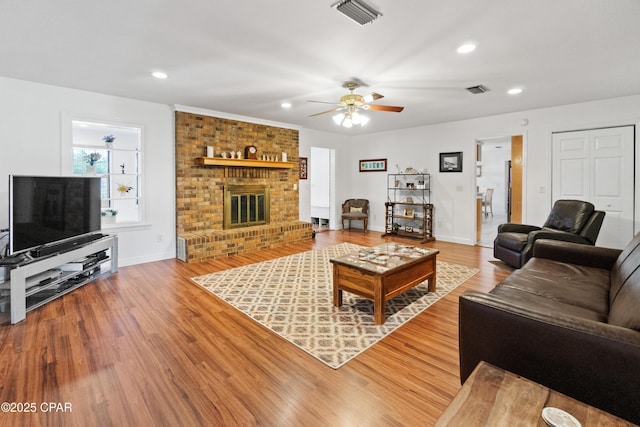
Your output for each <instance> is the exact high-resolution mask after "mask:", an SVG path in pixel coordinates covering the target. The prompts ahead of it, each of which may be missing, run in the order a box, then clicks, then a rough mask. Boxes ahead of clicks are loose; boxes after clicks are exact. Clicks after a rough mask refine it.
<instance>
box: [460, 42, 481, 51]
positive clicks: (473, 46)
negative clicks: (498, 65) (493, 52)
mask: <svg viewBox="0 0 640 427" xmlns="http://www.w3.org/2000/svg"><path fill="white" fill-rule="evenodd" d="M476 47H477V46H476V44H475V43H465V44H463V45H460V46H458V49H456V52H458V53H469V52H473V51H474V50H476Z"/></svg>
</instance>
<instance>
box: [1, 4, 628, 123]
mask: <svg viewBox="0 0 640 427" xmlns="http://www.w3.org/2000/svg"><path fill="white" fill-rule="evenodd" d="M334 1H335V0H314V1H311V0H271V1H265V0H207V1H205V0H180V1H176V0H134V1H131V0H111V1H99V0H57V1H51V0H0V76H4V77H11V78H17V79H23V80H29V81H35V82H42V83H48V84H53V85H58V86H64V87H70V88H77V89H84V90H89V91H94V92H100V93H105V94H112V95H119V96H124V97H129V98H135V99H141V100H147V101H152V102H158V103H163V104H179V105H186V106H190V107H198V108H204V109H210V110H216V111H222V112H226V113H231V114H238V115H244V116H248V117H253V118H257V119H262V120H270V121H276V122H281V123H288V124H292V125H297V126H300V127H306V128H312V129H318V130H325V131H330V132H338V131H339V132H344V133H346V134H351V135H357V134H362V133H367V132H379V131H384V130H391V129H399V128H406V127H413V126H419V125H424V124H432V123H441V122H448V121H452V120H458V119H466V118H472V117H480V116H487V115H493V114H500V113H505V112H513V111H522V110H528V109H534V108H542V107H548V106H553V105H562V104H571V103H577V102H584V101H590V100H597V99H603V98H610V97H617V96H624V95H631V94H639V93H640V47H639V46H638V42H640V22H639V18H640V1H638V0H562V1H558V0H535V1H533V0H486V1H478V0H439V1H433V0H402V1H400V0H368V3H369V4H371V5H373V6H374V7H376V9H378V10H379V11H381V12H382V14H383V16H382V17H380V18H379V19H378V20H376V21H374V22H373V23H371V24H367V25H364V26H359V25H358V24H356V23H354V22H353V21H350V20H349V19H348V18H346V17H345V16H344V15H342V14H341V13H339V12H337V11H336V10H335V8H331V7H330V5H331V4H333V3H334ZM469 40H473V41H475V42H477V44H478V48H477V49H476V51H475V52H473V53H471V54H468V55H465V56H461V55H459V54H457V53H456V51H455V50H456V47H457V46H458V45H459V44H461V43H463V42H466V41H469ZM155 70H162V71H164V72H166V73H167V74H168V75H169V78H168V79H166V80H156V79H154V78H152V77H151V76H150V72H151V71H155ZM354 77H355V78H359V79H361V80H362V81H364V82H366V83H367V84H368V85H369V87H366V88H362V89H361V90H358V91H356V92H358V93H361V94H362V95H365V94H367V93H369V92H372V91H375V92H378V93H381V94H383V95H385V97H384V98H383V99H380V100H378V101H377V102H376V103H378V104H386V105H400V106H404V107H405V110H404V112H402V113H390V112H381V111H371V112H369V113H367V114H369V116H370V118H371V121H370V122H369V124H367V126H366V127H365V128H355V127H354V128H352V129H343V128H339V127H338V126H336V125H335V124H334V123H333V121H332V120H331V114H327V115H322V116H319V117H315V118H309V117H308V116H309V115H310V114H313V113H317V112H321V111H324V110H327V109H330V108H332V107H331V105H323V104H317V103H309V102H307V101H308V100H319V101H328V102H334V101H335V102H337V101H338V99H339V98H340V96H341V95H344V94H346V93H347V90H346V89H344V88H342V83H343V82H344V81H346V80H349V79H351V78H354ZM477 84H484V85H485V86H487V87H488V88H489V89H490V92H488V93H484V94H481V95H471V94H470V93H468V92H467V91H465V90H464V88H465V87H468V86H473V85H477ZM514 86H518V87H522V88H523V89H524V92H523V93H522V94H520V95H518V96H510V95H507V94H506V90H507V89H509V88H511V87H514ZM283 101H289V102H291V103H292V104H293V106H292V108H291V109H289V110H283V109H282V108H281V107H280V104H281V102H283Z"/></svg>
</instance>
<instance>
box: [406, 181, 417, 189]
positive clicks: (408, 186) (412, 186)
mask: <svg viewBox="0 0 640 427" xmlns="http://www.w3.org/2000/svg"><path fill="white" fill-rule="evenodd" d="M407 188H408V189H410V190H413V189H414V188H416V184H415V183H413V182H407Z"/></svg>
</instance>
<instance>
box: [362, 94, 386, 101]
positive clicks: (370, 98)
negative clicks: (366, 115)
mask: <svg viewBox="0 0 640 427" xmlns="http://www.w3.org/2000/svg"><path fill="white" fill-rule="evenodd" d="M380 98H384V95H380V94H379V93H375V92H371V93H370V94H369V95H366V96H365V97H364V102H373V101H375V100H377V99H380Z"/></svg>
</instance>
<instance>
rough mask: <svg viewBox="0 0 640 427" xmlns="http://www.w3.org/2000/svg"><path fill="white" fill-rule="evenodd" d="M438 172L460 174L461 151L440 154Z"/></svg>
mask: <svg viewBox="0 0 640 427" xmlns="http://www.w3.org/2000/svg"><path fill="white" fill-rule="evenodd" d="M440 172H462V151H458V152H455V153H440Z"/></svg>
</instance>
